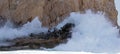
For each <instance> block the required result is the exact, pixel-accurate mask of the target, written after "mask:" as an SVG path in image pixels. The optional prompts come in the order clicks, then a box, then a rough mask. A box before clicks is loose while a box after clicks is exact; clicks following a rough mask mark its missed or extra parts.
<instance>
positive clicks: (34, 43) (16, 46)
mask: <svg viewBox="0 0 120 54" xmlns="http://www.w3.org/2000/svg"><path fill="white" fill-rule="evenodd" d="M74 26H75V25H74V24H72V23H67V24H66V25H64V26H63V27H62V28H61V30H57V29H56V30H54V31H53V32H47V33H43V32H42V33H39V34H31V35H30V36H27V37H19V38H15V39H13V40H7V41H6V42H10V43H13V44H11V45H9V46H0V50H21V49H39V48H41V47H44V48H54V47H55V46H57V45H59V44H61V43H66V42H67V39H68V38H71V30H72V28H73V27H74ZM26 46H27V47H26Z"/></svg>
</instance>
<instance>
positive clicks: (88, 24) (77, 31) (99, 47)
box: [0, 10, 120, 52]
mask: <svg viewBox="0 0 120 54" xmlns="http://www.w3.org/2000/svg"><path fill="white" fill-rule="evenodd" d="M66 23H74V24H75V27H74V28H73V29H72V31H71V32H72V38H71V39H69V41H68V42H67V43H66V44H60V45H59V46H57V47H55V48H53V49H46V50H65V51H68V50H70V51H87V52H119V51H120V38H118V35H119V32H118V31H119V30H118V29H117V27H113V26H112V24H111V22H109V20H108V19H107V17H105V16H104V13H102V12H98V13H92V12H91V11H90V10H87V11H86V14H81V13H79V12H73V13H71V14H70V16H69V17H67V18H66V19H65V20H64V21H63V22H61V23H60V24H58V25H57V26H56V27H57V28H58V29H60V27H62V26H64V25H65V24H66ZM10 25H11V24H9V22H8V23H6V24H5V26H3V27H1V28H0V40H1V43H2V41H4V40H5V39H14V38H17V37H22V36H29V35H30V34H31V33H40V32H46V31H47V30H48V28H45V27H41V25H42V23H41V22H40V21H39V20H38V17H36V18H35V19H34V20H33V21H32V22H28V23H26V24H24V25H23V26H22V27H20V28H13V27H12V26H10ZM1 43H0V44H1Z"/></svg>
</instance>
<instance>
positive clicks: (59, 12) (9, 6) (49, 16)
mask: <svg viewBox="0 0 120 54" xmlns="http://www.w3.org/2000/svg"><path fill="white" fill-rule="evenodd" d="M87 9H91V10H92V11H93V12H95V13H96V12H98V11H102V12H104V13H105V15H106V17H108V20H110V21H111V22H112V23H113V25H114V26H117V25H118V24H117V14H118V13H117V11H116V8H115V4H114V0H29V1H28V0H0V16H3V17H5V18H8V19H9V20H11V21H12V22H14V23H15V24H17V25H22V24H24V23H26V22H28V21H31V20H32V19H34V18H35V17H36V16H38V17H39V19H40V21H42V24H43V26H46V27H49V28H50V27H53V26H55V25H57V24H58V23H59V22H61V21H62V20H64V19H65V17H66V16H69V13H70V12H78V11H80V12H81V13H83V14H84V13H85V10H87Z"/></svg>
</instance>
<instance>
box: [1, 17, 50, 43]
mask: <svg viewBox="0 0 120 54" xmlns="http://www.w3.org/2000/svg"><path fill="white" fill-rule="evenodd" d="M41 25H42V24H41V22H40V21H39V19H38V17H36V18H35V19H34V20H32V21H31V22H28V23H26V24H24V25H23V26H22V27H20V28H13V26H12V24H11V23H10V22H7V23H6V25H5V26H4V27H2V28H0V40H1V41H2V40H6V39H14V38H17V37H23V36H29V35H30V34H31V33H39V32H45V31H47V30H48V29H47V28H45V27H41Z"/></svg>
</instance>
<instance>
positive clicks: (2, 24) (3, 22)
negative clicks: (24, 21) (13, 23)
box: [0, 16, 7, 27]
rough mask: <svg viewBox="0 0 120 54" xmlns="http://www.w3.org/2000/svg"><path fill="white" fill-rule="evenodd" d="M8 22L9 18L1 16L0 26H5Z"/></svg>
mask: <svg viewBox="0 0 120 54" xmlns="http://www.w3.org/2000/svg"><path fill="white" fill-rule="evenodd" d="M6 22H7V19H6V18H5V17H3V16H0V27H2V26H4V25H5V23H6Z"/></svg>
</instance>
